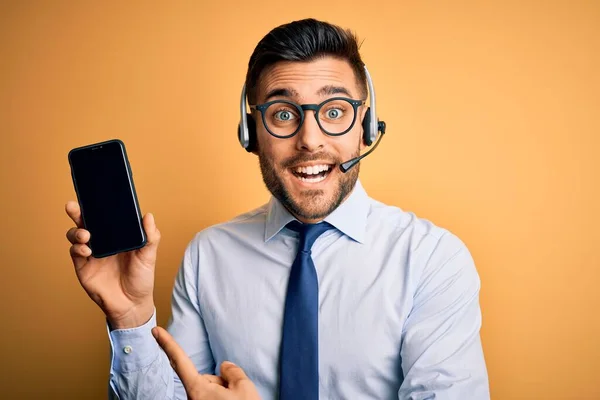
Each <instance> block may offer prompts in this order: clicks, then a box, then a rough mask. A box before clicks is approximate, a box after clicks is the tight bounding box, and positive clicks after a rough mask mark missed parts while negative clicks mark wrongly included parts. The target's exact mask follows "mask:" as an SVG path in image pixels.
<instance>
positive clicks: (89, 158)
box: [69, 140, 146, 257]
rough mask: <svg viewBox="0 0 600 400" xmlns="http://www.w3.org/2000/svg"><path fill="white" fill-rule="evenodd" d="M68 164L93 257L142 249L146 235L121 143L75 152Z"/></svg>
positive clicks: (75, 150)
mask: <svg viewBox="0 0 600 400" xmlns="http://www.w3.org/2000/svg"><path fill="white" fill-rule="evenodd" d="M69 160H70V164H71V172H72V175H73V183H74V185H75V190H76V192H77V196H78V199H79V204H80V207H81V213H82V218H83V222H84V225H85V228H86V229H87V230H88V231H89V232H90V243H89V245H90V248H91V249H92V254H93V255H94V257H104V256H107V255H111V254H116V253H119V252H122V251H128V250H132V249H135V248H140V247H142V246H143V245H144V244H145V242H146V235H145V233H144V230H143V227H142V224H141V215H140V212H139V205H138V202H137V198H136V194H135V187H134V184H133V177H132V176H131V174H130V172H129V171H130V170H131V168H130V167H129V162H128V161H127V155H126V152H125V146H124V145H123V143H122V142H120V141H118V140H117V141H110V142H104V143H99V144H96V145H91V146H86V147H82V148H78V149H74V150H72V151H71V153H70V154H69Z"/></svg>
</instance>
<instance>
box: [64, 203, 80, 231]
mask: <svg viewBox="0 0 600 400" xmlns="http://www.w3.org/2000/svg"><path fill="white" fill-rule="evenodd" d="M65 211H66V212H67V215H68V216H69V218H71V219H72V220H73V222H75V225H77V227H78V228H83V221H82V220H81V208H79V203H77V202H76V201H68V202H67V204H66V205H65Z"/></svg>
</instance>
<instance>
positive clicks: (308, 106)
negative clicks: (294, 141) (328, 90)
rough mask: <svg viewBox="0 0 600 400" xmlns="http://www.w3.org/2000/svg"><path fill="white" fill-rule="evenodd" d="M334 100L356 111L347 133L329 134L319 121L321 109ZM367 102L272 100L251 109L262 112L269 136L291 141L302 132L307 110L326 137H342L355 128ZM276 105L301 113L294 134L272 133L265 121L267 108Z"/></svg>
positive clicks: (339, 98)
mask: <svg viewBox="0 0 600 400" xmlns="http://www.w3.org/2000/svg"><path fill="white" fill-rule="evenodd" d="M334 100H344V101H347V102H348V103H350V104H351V105H352V108H353V109H354V116H353V118H352V123H351V124H350V126H349V127H348V129H346V130H345V131H343V132H341V133H329V132H327V130H325V128H323V126H322V125H321V121H320V120H319V112H320V111H321V108H323V106H324V105H325V104H327V103H329V102H331V101H334ZM366 102H367V100H366V99H364V100H355V99H351V98H348V97H332V98H330V99H327V100H324V101H322V102H321V103H319V104H298V103H294V102H293V101H289V100H283V99H275V100H271V101H268V102H266V103H263V104H254V105H253V104H250V105H249V108H250V110H258V111H260V115H261V119H262V123H263V125H264V127H265V129H266V130H267V132H269V134H270V135H271V136H274V137H276V138H279V139H289V138H291V137H293V136H295V135H296V134H297V133H298V132H300V128H302V125H304V120H305V117H306V113H305V111H307V110H312V111H313V114H314V116H315V120H316V121H317V125H319V128H321V131H323V132H324V133H325V134H326V135H328V136H342V135H345V134H346V133H348V132H350V130H351V129H352V128H353V127H354V124H355V123H356V116H357V115H358V107H360V106H363V105H365V104H366ZM275 103H285V104H289V105H291V106H293V107H294V108H295V109H296V110H299V111H300V123H299V124H298V127H297V128H296V130H295V131H294V132H292V133H290V134H289V135H283V136H281V135H276V134H274V133H273V132H271V130H270V129H269V126H268V124H267V121H266V120H265V111H266V110H267V108H269V107H270V106H271V105H273V104H275Z"/></svg>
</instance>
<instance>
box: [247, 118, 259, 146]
mask: <svg viewBox="0 0 600 400" xmlns="http://www.w3.org/2000/svg"><path fill="white" fill-rule="evenodd" d="M246 121H247V123H248V139H249V140H248V147H247V148H246V150H247V151H248V152H252V151H256V150H257V149H258V147H257V140H256V121H255V120H254V117H253V116H252V114H246Z"/></svg>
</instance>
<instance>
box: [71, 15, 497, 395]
mask: <svg viewBox="0 0 600 400" xmlns="http://www.w3.org/2000/svg"><path fill="white" fill-rule="evenodd" d="M367 78H368V77H367V75H366V73H365V69H364V65H363V62H362V60H361V57H360V54H359V51H358V44H357V41H356V39H355V38H354V37H353V35H352V34H350V33H349V32H347V31H345V30H342V29H340V28H339V27H337V26H333V25H330V24H327V23H324V22H320V21H315V20H312V19H309V20H302V21H296V22H293V23H290V24H286V25H283V26H280V27H278V28H275V29H274V30H272V31H271V32H270V33H269V34H267V35H266V36H265V37H264V38H263V39H262V40H261V41H260V43H259V44H258V45H257V47H256V49H255V51H254V53H253V54H252V56H251V58H250V62H249V66H248V73H247V77H246V86H245V87H246V89H247V98H248V102H249V103H250V105H251V107H250V108H251V110H252V118H251V119H249V121H248V122H249V124H250V128H254V129H251V135H254V137H251V139H252V140H251V141H250V142H254V143H253V144H252V145H251V147H250V148H249V149H250V150H252V152H254V153H255V154H256V155H257V156H258V158H259V162H260V168H261V172H262V176H263V180H264V183H265V185H266V186H267V188H268V189H269V191H270V192H271V193H272V198H271V199H270V201H269V202H268V203H267V204H265V205H263V206H261V207H258V208H256V209H254V210H252V211H249V212H247V213H245V214H243V215H241V216H239V217H237V218H234V219H233V220H231V221H228V222H225V223H223V224H219V225H216V226H212V227H209V228H207V229H205V230H203V231H202V232H200V233H198V234H197V235H196V236H195V237H194V238H193V240H192V241H191V242H190V243H189V245H188V247H187V249H186V251H185V254H184V257H183V261H182V264H181V267H180V269H179V271H178V274H177V277H176V280H175V285H174V290H173V296H172V316H171V320H170V322H169V327H168V331H169V333H170V335H169V334H167V333H166V332H165V331H164V330H161V329H159V328H155V329H154V330H153V328H154V327H155V325H156V315H155V307H154V302H153V297H152V296H153V295H152V290H153V283H154V268H155V260H156V251H157V247H158V244H159V241H160V233H159V231H158V229H157V227H156V225H155V222H154V219H153V217H152V215H151V214H148V215H146V216H145V217H144V220H143V223H144V228H145V230H146V232H147V235H148V244H147V246H146V247H144V248H142V249H140V250H137V251H133V252H130V253H125V254H119V255H116V256H112V257H109V258H106V259H101V260H98V259H94V258H92V257H89V255H90V254H91V253H90V249H89V247H88V246H87V245H86V243H87V242H88V240H89V238H90V236H89V232H87V231H85V230H84V229H82V228H81V218H80V212H79V208H78V206H77V204H76V203H75V202H70V203H68V204H67V207H66V208H67V213H68V214H69V216H71V218H72V219H73V220H74V221H75V223H76V225H77V226H76V227H74V228H72V229H71V230H69V232H68V233H67V236H68V238H69V240H70V241H71V243H72V244H73V246H72V247H71V255H72V258H73V263H74V265H75V269H76V272H77V276H78V278H79V280H80V282H81V284H82V286H83V287H84V289H85V290H86V291H87V293H88V294H89V296H90V297H91V298H92V299H93V300H94V301H95V302H96V303H97V304H98V305H99V306H100V307H101V309H102V310H103V311H104V313H105V314H106V317H107V321H108V329H109V338H110V341H111V345H112V349H113V357H112V363H111V371H110V386H111V392H113V394H114V395H117V396H118V397H119V398H121V399H132V398H140V399H161V400H162V399H175V398H177V399H184V398H186V390H187V396H189V397H190V398H207V399H209V398H214V399H220V398H232V399H234V398H240V399H255V398H259V397H260V398H261V399H263V400H268V399H276V398H279V399H282V400H288V399H319V398H320V399H434V398H435V399H487V398H489V391H488V379H487V372H486V367H485V362H484V357H483V352H482V347H481V342H480V336H479V331H480V327H481V313H480V307H479V289H480V281H479V277H478V274H477V272H476V269H475V266H474V263H473V260H472V258H471V256H470V254H469V252H468V250H467V248H466V247H465V245H464V244H463V243H462V242H461V241H460V240H459V239H458V238H457V237H456V236H454V235H453V234H451V233H450V232H448V231H446V230H444V229H442V228H439V227H437V226H435V225H433V224H432V223H430V222H428V221H426V220H422V219H419V218H417V217H416V216H415V215H413V214H411V213H407V212H404V211H402V210H400V209H398V208H395V207H392V206H388V205H384V204H382V203H380V202H378V201H376V200H374V199H371V198H370V197H369V196H368V195H367V193H366V192H365V190H364V188H363V187H362V185H361V183H360V180H359V179H358V175H359V168H360V164H357V165H355V166H354V167H353V168H351V169H350V170H348V171H347V172H345V173H344V172H342V171H341V170H340V165H341V164H342V163H343V162H345V161H347V160H350V159H352V158H353V157H356V156H357V155H358V154H360V152H361V150H363V149H364V148H366V147H367V144H368V143H366V140H365V135H364V134H363V131H364V130H365V126H367V127H368V124H365V126H363V123H362V121H363V120H364V119H365V117H366V116H367V115H368V104H369V103H366V102H365V100H366V99H367V96H368V89H367V81H368V79H367ZM331 99H334V100H331ZM307 104H308V106H307ZM153 334H154V335H156V336H155V337H156V340H155V338H153ZM163 350H165V351H167V354H168V355H167V354H166V353H165V351H163ZM226 362H233V363H235V364H236V365H237V367H235V366H232V365H231V364H229V363H226ZM171 364H173V366H172V365H171ZM175 372H176V373H175ZM219 372H220V374H221V375H220V376H217V374H218V373H219ZM178 375H179V376H178ZM180 378H181V379H180ZM207 388H209V389H207ZM213 389H214V390H213ZM206 396H208V397H206ZM211 396H214V397H211Z"/></svg>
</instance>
